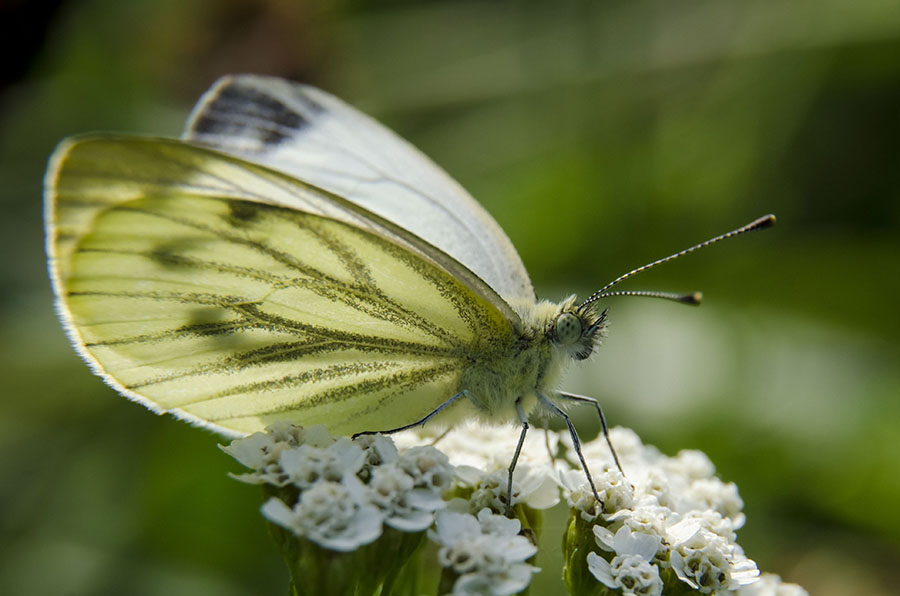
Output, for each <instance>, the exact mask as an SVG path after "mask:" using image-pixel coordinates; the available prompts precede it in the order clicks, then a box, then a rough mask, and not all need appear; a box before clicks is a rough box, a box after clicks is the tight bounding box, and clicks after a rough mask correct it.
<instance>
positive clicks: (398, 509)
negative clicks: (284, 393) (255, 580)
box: [223, 422, 453, 551]
mask: <svg viewBox="0 0 900 596" xmlns="http://www.w3.org/2000/svg"><path fill="white" fill-rule="evenodd" d="M223 450H224V451H225V452H226V453H228V454H229V455H232V456H233V457H235V459H237V460H238V461H239V462H241V463H242V464H244V465H246V466H248V467H250V468H251V469H252V471H251V472H249V473H246V474H240V475H235V478H237V479H238V480H241V481H244V482H249V483H254V484H268V485H271V486H273V487H277V488H282V489H287V490H282V491H276V494H274V495H273V496H271V497H270V498H269V500H268V501H267V502H266V503H265V505H264V506H263V509H262V513H263V515H264V516H265V517H266V518H267V519H268V520H269V521H271V522H272V523H275V524H278V525H279V526H281V527H283V528H285V529H288V530H290V531H291V532H293V533H294V534H296V535H297V536H300V537H303V538H305V539H307V540H310V541H312V542H315V543H316V544H318V545H320V546H322V547H325V548H329V549H332V550H338V551H349V550H353V549H355V548H357V547H359V546H360V545H363V544H368V543H370V542H372V541H374V540H375V539H377V538H378V537H379V536H380V535H381V530H382V524H387V525H388V526H390V527H392V528H395V529H398V530H402V531H406V532H422V531H424V530H425V529H427V528H428V527H429V526H431V524H432V521H433V519H434V512H435V511H437V510H438V509H441V508H443V507H444V505H445V503H444V501H443V499H442V494H443V492H444V491H446V490H447V489H448V488H449V487H450V484H451V481H452V478H453V467H452V466H451V465H450V463H449V461H448V459H447V456H445V455H444V454H442V453H441V452H439V451H438V450H437V449H435V448H434V447H429V446H424V447H415V448H411V449H408V450H406V451H404V452H403V453H400V452H399V451H398V450H397V448H396V447H395V446H394V444H393V443H392V442H391V440H390V439H387V438H386V437H382V436H372V437H368V436H367V437H363V438H362V439H361V440H360V441H351V440H350V439H349V438H347V437H342V438H339V439H334V438H332V437H331V436H330V435H329V434H328V432H327V431H326V430H325V428H324V427H322V426H314V427H310V428H308V429H304V428H300V427H297V426H294V425H293V424H290V423H284V422H279V423H276V424H273V425H272V426H270V427H268V428H267V429H266V432H265V433H253V434H252V435H250V436H248V437H246V438H244V439H238V440H236V441H233V442H232V443H231V445H229V446H228V447H223Z"/></svg>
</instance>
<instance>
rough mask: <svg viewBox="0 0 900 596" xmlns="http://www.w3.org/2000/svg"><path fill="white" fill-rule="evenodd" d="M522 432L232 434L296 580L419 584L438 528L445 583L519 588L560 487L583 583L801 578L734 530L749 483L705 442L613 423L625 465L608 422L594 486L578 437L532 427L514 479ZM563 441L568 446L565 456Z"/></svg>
mask: <svg viewBox="0 0 900 596" xmlns="http://www.w3.org/2000/svg"><path fill="white" fill-rule="evenodd" d="M420 434H421V433H420ZM518 434H519V431H518V430H516V429H514V428H511V427H501V428H497V427H485V426H480V425H473V424H467V425H464V426H463V428H462V429H459V430H457V429H454V431H453V432H451V433H450V434H449V435H448V436H447V438H444V437H443V436H441V437H438V438H437V439H435V440H440V441H441V443H440V450H439V449H438V448H436V447H435V446H432V445H426V446H421V445H418V444H415V441H414V440H413V439H411V437H413V438H414V434H413V433H403V437H401V438H400V441H399V445H400V447H398V443H395V442H394V440H393V439H392V438H389V437H385V436H381V435H365V436H362V437H359V438H357V439H355V440H351V439H349V438H346V437H344V438H333V437H331V436H330V435H329V433H328V432H327V431H326V430H325V428H324V427H321V426H319V427H310V428H301V427H298V426H295V425H293V424H290V423H276V424H273V425H272V426H270V427H268V428H267V429H266V432H265V433H254V434H252V435H250V436H248V437H246V438H244V439H240V440H237V441H234V442H233V443H232V444H231V445H229V446H227V447H223V450H224V451H225V452H227V453H229V454H230V455H232V456H233V457H234V458H235V459H237V460H238V461H239V462H240V463H242V464H243V465H244V466H246V467H247V468H249V471H247V472H245V473H242V474H235V475H233V476H234V477H235V478H236V479H238V480H240V481H243V482H246V483H250V484H257V485H261V486H262V489H263V494H264V496H265V502H264V504H263V506H262V509H261V511H262V514H263V516H264V517H265V518H266V519H267V520H268V521H269V522H270V524H271V525H270V529H271V530H272V533H273V535H274V536H275V539H276V542H277V543H278V544H279V547H280V548H281V551H282V554H283V555H284V557H285V561H286V562H287V563H288V568H289V570H290V573H291V577H292V581H293V583H294V585H295V586H297V587H298V590H299V591H297V590H295V591H294V592H292V593H301V592H302V593H341V594H343V593H348V594H349V593H355V594H358V595H359V596H362V595H363V594H373V596H374V595H375V594H388V593H391V591H392V586H395V587H398V589H399V586H400V585H401V584H402V585H403V586H404V588H403V589H404V590H407V591H409V590H408V588H409V586H408V585H406V584H404V583H403V582H405V581H411V580H409V577H419V576H420V575H421V574H420V572H419V567H420V564H419V563H417V561H419V560H420V559H421V558H422V557H423V553H425V552H428V551H425V550H424V549H423V548H421V547H422V545H423V543H424V542H425V541H426V537H427V538H430V539H431V540H432V541H433V542H436V543H437V544H438V545H439V550H438V561H437V562H438V563H439V564H440V565H441V567H442V568H443V572H442V575H441V580H440V586H439V587H438V593H439V594H442V595H443V594H453V595H455V596H463V595H473V596H474V595H479V596H484V595H487V596H506V595H511V594H515V593H518V592H521V591H523V590H525V589H526V588H527V587H528V586H529V584H530V582H531V579H532V577H533V575H534V574H535V573H536V572H537V571H538V569H537V568H536V567H535V566H534V565H532V564H531V562H530V561H531V559H532V557H534V556H535V554H536V552H537V547H536V546H535V545H536V544H537V543H538V538H539V535H540V533H541V528H542V522H541V510H543V509H547V508H549V507H552V506H554V505H555V504H557V503H558V501H559V500H560V492H562V495H563V496H564V498H565V500H566V502H567V504H568V506H569V509H570V514H569V520H568V523H567V525H566V532H565V535H564V537H563V545H564V559H565V567H564V574H563V575H564V579H565V582H566V585H567V587H568V588H569V591H570V593H571V594H585V595H587V594H591V595H595V594H607V593H608V594H623V595H626V596H631V595H633V596H660V595H661V594H662V592H663V590H665V591H666V593H667V594H668V593H672V594H725V593H730V594H738V595H739V596H802V595H803V594H805V593H804V592H803V590H802V588H800V587H799V586H794V585H793V584H783V583H781V581H780V579H779V578H777V576H763V579H761V580H760V579H759V577H760V574H759V570H758V568H757V566H756V563H754V562H753V561H752V560H750V559H749V558H747V557H746V555H745V554H744V552H743V550H742V549H741V547H740V546H739V545H738V544H737V542H736V540H737V530H739V529H740V528H741V526H742V525H743V524H744V522H745V518H744V514H743V512H742V509H743V502H742V501H741V498H740V496H739V494H738V491H737V488H736V487H735V485H734V484H732V483H726V482H723V481H721V480H720V479H718V478H716V477H715V468H714V466H713V464H712V462H711V461H710V460H709V458H707V457H706V456H705V455H704V454H702V453H700V452H699V451H682V452H681V453H679V454H678V455H676V456H675V457H667V456H665V455H663V454H662V453H660V452H659V451H658V450H657V449H655V448H653V447H650V446H645V445H643V444H642V443H641V441H640V439H639V438H638V437H637V435H635V434H634V433H633V432H632V431H629V430H625V429H612V430H611V432H610V435H611V439H612V442H613V444H614V445H615V447H616V448H617V452H618V455H619V460H620V462H621V464H622V470H620V469H619V467H618V466H617V465H616V463H615V462H614V460H613V458H612V456H611V452H610V450H609V446H608V445H607V442H606V440H605V439H604V438H602V437H601V438H598V439H597V440H594V441H591V442H588V443H585V444H584V445H583V453H584V455H585V459H586V461H587V464H588V467H589V468H590V470H591V474H592V476H591V477H592V479H593V485H594V488H595V489H596V496H595V491H594V489H593V488H592V487H591V485H590V483H589V482H588V480H587V476H586V475H585V473H584V470H583V469H582V468H581V463H580V461H579V460H578V458H577V456H576V455H575V453H574V450H573V448H572V444H571V442H570V441H568V439H566V438H563V439H560V438H559V436H558V435H557V434H555V433H554V434H549V435H548V436H547V439H546V440H543V438H544V437H542V436H541V434H540V433H533V435H537V439H538V440H535V438H534V436H533V435H532V439H531V441H530V442H529V441H528V440H526V443H525V447H524V448H523V450H522V453H521V456H520V458H519V464H518V466H517V467H516V469H515V473H514V475H513V482H512V486H511V490H510V486H509V485H508V481H509V471H508V466H509V461H508V457H509V451H510V446H511V445H515V444H516V442H517V440H518ZM419 440H421V436H420V437H419ZM567 443H568V444H567ZM501 444H502V446H501ZM559 445H562V446H563V448H564V449H566V446H567V447H568V448H567V449H566V450H565V455H564V457H562V458H561V459H555V460H554V458H553V456H552V454H553V453H555V451H556V448H557V446H559ZM548 447H549V449H548ZM548 451H549V453H548ZM498 454H502V455H503V457H502V458H501V457H499V456H498ZM623 470H624V474H623ZM597 497H599V500H598V498H597ZM502 513H509V514H512V515H513V518H512V519H508V518H507V517H506V516H505V515H502ZM403 574H406V575H405V576H404V575H403ZM402 577H406V578H407V579H406V580H404V579H398V578H402ZM412 581H417V580H412ZM414 585H415V584H414ZM420 591H421V590H418V591H417V590H414V591H413V592H415V593H419V592H420ZM413 592H410V593H413Z"/></svg>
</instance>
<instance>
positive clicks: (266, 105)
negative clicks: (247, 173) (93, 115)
mask: <svg viewBox="0 0 900 596" xmlns="http://www.w3.org/2000/svg"><path fill="white" fill-rule="evenodd" d="M184 138H185V139H187V140H189V141H192V142H198V143H202V144H204V145H207V146H210V147H213V148H215V149H219V150H221V151H224V152H226V153H230V154H232V155H236V156H239V157H241V158H243V159H247V160H249V161H253V162H255V163H259V164H263V165H265V166H268V167H271V168H273V169H275V170H278V171H282V172H286V173H288V174H290V175H292V176H294V177H296V178H298V179H301V180H304V181H306V182H309V183H311V184H315V185H316V186H319V187H322V188H325V189H328V190H330V191H332V192H335V193H337V194H339V195H340V196H342V197H344V198H346V199H348V200H349V201H352V202H353V203H355V204H357V205H360V206H362V207H363V208H365V209H367V210H370V211H372V212H374V213H377V214H378V215H380V216H382V217H385V218H386V219H389V220H390V221H392V222H394V223H396V224H398V225H400V226H401V227H403V228H404V229H406V230H408V231H410V232H412V233H413V234H415V235H416V236H418V237H420V238H422V239H424V240H426V241H427V242H429V243H431V244H433V245H434V246H436V247H438V248H440V249H441V250H442V251H444V252H445V253H447V254H449V255H450V256H452V257H453V258H454V259H455V260H457V261H459V262H461V263H462V264H463V265H465V266H466V267H467V268H469V269H471V270H472V271H474V272H475V273H476V274H477V275H478V276H479V277H481V278H482V279H483V280H484V281H485V282H487V283H488V284H489V285H490V286H491V287H492V288H493V289H494V290H495V291H496V292H497V293H499V294H500V295H501V296H503V297H505V298H523V299H530V300H533V299H534V290H533V289H532V286H531V282H530V280H529V278H528V273H527V272H526V270H525V266H524V265H523V264H522V260H521V259H520V258H519V255H518V253H517V252H516V250H515V248H514V247H513V245H512V243H511V242H510V241H509V238H507V237H506V234H504V232H503V230H502V229H501V228H500V226H499V225H497V222H495V221H494V220H493V218H491V216H490V215H489V214H488V213H487V211H485V210H484V208H483V207H482V206H481V205H479V204H478V202H476V201H475V200H474V199H473V198H472V197H471V196H470V195H469V194H468V193H467V192H466V191H465V190H464V189H463V188H462V187H461V186H460V185H459V184H457V183H456V182H455V181H454V180H453V179H452V178H450V176H448V175H447V174H446V173H445V172H444V171H443V170H442V169H441V168H440V167H438V166H437V165H436V164H435V163H434V162H432V161H431V160H430V159H429V158H428V157H426V156H425V155H424V154H422V153H421V152H420V151H419V150H418V149H416V148H415V147H413V146H412V145H410V144H409V143H408V142H407V141H405V140H403V139H401V138H400V137H399V136H397V135H396V134H394V133H393V132H391V131H390V130H389V129H387V128H386V127H384V126H383V125H381V124H379V123H378V122H376V121H375V120H373V119H372V118H370V117H369V116H367V115H365V114H363V113H362V112H360V111H358V110H356V109H355V108H353V107H351V106H350V105H348V104H346V103H344V102H343V101H341V100H340V99H338V98H336V97H334V96H333V95H330V94H328V93H326V92H324V91H322V90H321V89H316V88H315V87H310V86H308V85H302V84H298V83H291V82H289V81H284V80H282V79H276V78H272V77H262V76H256V75H238V76H226V77H223V78H221V79H220V80H219V81H217V82H216V84H215V85H213V87H212V88H211V89H210V90H209V91H208V92H207V93H206V94H204V96H203V97H202V98H201V99H200V101H199V102H198V103H197V106H196V107H195V108H194V112H193V114H192V115H191V118H190V120H189V122H188V126H187V128H186V130H185V132H184Z"/></svg>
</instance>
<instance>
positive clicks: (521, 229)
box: [0, 0, 900, 596]
mask: <svg viewBox="0 0 900 596" xmlns="http://www.w3.org/2000/svg"><path fill="white" fill-rule="evenodd" d="M0 23H2V25H0V28H2V31H0V33H2V35H0V37H2V39H3V43H4V46H5V47H4V49H5V55H6V58H5V59H4V65H3V67H2V69H3V80H2V85H3V86H2V90H0V201H2V205H3V213H4V216H3V217H2V218H0V246H2V255H3V258H2V261H0V273H2V276H0V334H2V335H0V354H2V357H0V377H2V379H3V382H2V394H3V395H2V410H0V478H2V488H0V553H2V556H0V593H2V594H10V595H20V594H21V595H44V594H67V595H73V596H80V595H87V594H91V595H93V594H110V595H112V594H135V595H144V594H146V595H151V594H152V595H158V594H172V595H182V594H184V595H204V594H210V595H217V596H230V595H244V594H247V595H250V594H282V593H285V591H286V584H287V579H286V573H285V572H284V570H283V569H282V566H281V564H280V561H279V560H278V556H277V554H276V551H275V548H274V546H273V545H272V544H271V542H270V540H269V538H268V536H267V535H266V531H265V529H264V527H263V524H262V522H261V519H260V517H259V516H258V514H257V513H256V509H257V507H258V504H259V503H258V494H257V492H256V490H254V489H253V488H250V487H246V486H242V485H239V484H237V483H235V482H234V481H232V480H229V479H228V478H227V477H226V472H227V471H229V470H234V469H235V468H234V465H233V462H231V461H229V459H228V458H227V457H225V456H224V455H223V454H221V453H220V452H219V451H218V449H216V447H215V444H216V439H215V438H214V437H212V436H211V435H209V434H206V433H204V432H202V431H197V430H195V429H192V428H189V427H188V426H187V425H185V424H182V423H179V422H176V421H175V420H172V419H169V418H160V417H156V416H152V415H150V414H149V413H148V412H147V411H146V410H144V409H143V408H142V407H140V406H138V405H135V404H131V403H128V402H127V401H126V400H124V399H122V398H120V397H118V396H116V395H115V394H114V392H113V391H112V390H110V389H108V388H106V387H105V386H104V385H103V384H102V383H101V382H100V381H99V380H98V379H97V378H95V377H93V376H92V375H91V374H90V373H89V371H88V369H87V368H86V367H85V366H84V365H83V364H82V363H81V361H80V360H79V359H78V358H77V357H76V356H75V354H74V353H73V351H72V350H71V348H70V347H69V345H68V343H67V341H66V340H65V338H64V336H63V333H62V331H61V330H60V328H59V325H58V323H57V320H56V318H55V316H54V313H53V306H52V301H51V296H50V290H49V287H48V282H47V279H46V274H45V262H44V253H43V247H42V242H43V230H42V222H41V178H42V174H43V168H44V164H45V160H46V158H47V156H48V155H49V153H50V152H51V150H52V149H53V146H54V144H55V143H56V142H57V141H58V140H60V139H61V138H63V137H64V136H67V135H70V134H74V133H79V132H86V131H96V130H115V131H129V132H140V133H147V134H161V135H170V136H176V135H177V134H178V133H179V130H180V127H181V125H182V122H183V121H184V119H185V118H186V116H187V114H188V111H189V109H190V107H191V105H192V104H193V102H194V101H195V99H196V98H197V97H198V96H199V94H200V93H201V92H202V91H203V90H204V89H205V88H206V87H207V86H208V85H209V84H210V83H212V81H213V80H214V79H215V78H216V77H218V76H219V75H221V74H224V73H230V72H257V73H266V74H276V75H281V76H285V77H289V78H294V79H298V80H302V81H306V82H310V83H313V84H316V85H319V86H321V87H324V88H325V89H327V90H329V91H332V92H333V93H336V94H337V95H339V96H341V97H343V98H345V99H347V100H348V101H350V102H351V103H354V104H356V105H357V106H359V107H361V108H362V109H364V110H365V111H368V112H369V113H371V114H373V115H374V116H376V117H378V118H379V119H381V120H382V121H384V122H386V123H387V124H389V125H390V126H391V127H393V128H394V129H395V130H396V131H398V132H399V133H400V134H401V135H402V136H404V137H406V138H408V139H409V140H411V141H412V142H413V143H414V144H416V145H417V146H419V147H420V148H422V149H423V150H424V151H425V152H426V153H428V154H429V155H431V156H432V157H433V158H435V160H436V161H437V162H438V163H440V164H442V165H443V166H444V167H445V168H446V169H447V170H448V171H449V172H450V173H451V174H452V175H453V176H454V177H456V178H457V179H458V180H459V181H460V182H461V183H462V184H463V185H464V186H466V187H467V188H468V189H469V190H471V191H472V193H473V194H474V195H475V196H476V197H478V198H479V199H480V200H481V201H482V202H483V203H484V205H485V206H486V207H487V209H488V210H489V211H490V212H491V213H492V214H493V215H494V216H495V217H496V219H497V220H498V221H499V222H500V224H501V225H502V226H503V228H504V229H505V230H506V231H507V233H508V234H509V236H510V238H511V239H512V241H513V243H514V244H515V245H516V246H517V247H518V249H519V251H520V254H521V255H522V258H523V260H524V261H525V264H526V266H527V267H528V269H529V271H530V272H531V275H532V278H533V280H534V283H535V286H536V287H537V288H538V291H539V293H540V294H541V295H542V296H545V297H548V298H552V299H559V298H561V297H563V296H565V295H567V294H568V293H570V292H578V293H579V294H581V295H584V294H586V293H588V292H590V291H592V290H594V289H597V288H598V287H599V286H600V285H602V284H603V283H605V282H607V281H608V280H610V279H612V278H613V277H615V276H617V275H618V274H620V273H623V272H624V271H625V270H627V269H629V268H632V267H635V266H638V265H641V264H643V263H645V262H647V261H649V260H652V259H654V258H657V257H661V256H664V255H666V254H668V253H670V252H674V251H675V250H678V249H680V248H683V247H684V246H686V245H687V244H690V243H693V242H697V241H700V240H703V239H705V238H707V237H709V236H711V235H714V234H716V233H720V232H724V231H726V230H728V229H731V228H733V227H736V226H738V225H740V224H743V223H745V222H746V221H749V220H750V219H752V218H754V217H756V216H759V215H762V214H764V213H768V212H774V213H776V214H777V215H778V217H779V223H778V225H777V226H776V227H775V228H774V229H773V230H770V231H767V232H765V233H762V234H756V235H752V236H749V237H746V238H745V239H743V240H739V241H732V242H730V243H726V244H724V245H721V246H720V247H718V248H716V249H713V250H710V251H708V252H705V253H701V254H697V255H694V256H692V257H689V258H687V259H684V260H682V261H680V262H678V263H675V264H671V265H668V266H666V267H664V268H661V269H659V270H656V271H654V272H652V273H647V274H645V275H643V276H641V278H639V279H636V280H634V281H633V282H629V284H628V285H627V286H625V288H623V289H667V290H678V291H692V290H703V291H704V294H705V297H706V303H705V304H704V306H703V307H701V308H699V309H694V308H687V307H682V306H678V305H673V304H669V303H658V302H654V301H647V300H641V299H619V300H617V301H615V302H611V320H612V326H611V332H610V338H609V340H608V343H607V344H606V345H605V346H604V348H603V349H602V352H601V354H600V357H599V358H596V359H595V360H593V361H591V362H590V363H589V364H588V366H586V367H583V368H582V369H581V370H580V371H578V372H577V373H575V374H573V375H572V376H571V377H570V379H569V382H568V383H567V387H568V388H570V389H573V390H579V391H581V392H584V393H587V394H589V395H593V396H596V397H598V398H600V399H601V400H602V402H603V403H604V405H605V408H606V411H607V415H608V417H609V418H610V420H611V422H612V423H613V424H620V425H624V426H629V427H632V428H634V429H636V430H637V431H638V433H639V434H640V435H641V436H642V438H643V439H644V440H645V441H646V442H648V443H654V444H656V445H658V446H659V447H660V448H661V449H662V450H663V451H665V452H667V453H670V454H674V453H676V452H677V451H678V450H679V449H682V448H699V449H702V450H704V451H705V452H706V453H708V454H709V455H710V457H711V458H712V460H713V461H714V462H715V463H716V465H717V467H718V470H719V473H720V474H721V476H722V477H723V478H725V479H726V480H733V481H735V482H737V483H738V485H739V487H740V490H741V494H742V496H743V497H744V499H745V502H746V513H747V516H748V523H747V525H746V527H745V528H744V529H743V530H741V532H740V541H741V543H742V544H743V545H744V546H745V548H746V550H747V553H748V555H749V556H750V557H752V558H754V559H755V560H757V561H758V562H759V564H760V566H761V567H762V568H763V569H764V570H768V571H774V572H777V573H780V574H782V575H783V576H784V577H785V579H787V580H790V581H796V582H799V583H802V584H803V585H804V586H806V587H807V588H808V589H809V590H810V592H811V593H813V594H820V595H831V594H851V593H852V594H857V593H865V594H870V595H877V594H889V593H894V589H895V587H896V585H897V580H896V579H895V578H894V576H893V574H894V573H896V570H897V569H898V568H900V506H898V505H900V475H898V473H900V400H898V398H900V370H898V369H900V366H898V363H900V358H898V356H900V353H898V352H900V350H898V347H897V342H896V338H897V337H898V335H900V333H898V332H900V316H898V311H897V308H898V299H897V296H898V293H900V258H898V257H900V235H898V223H900V222H898V220H900V9H898V4H897V3H896V1H895V0H856V1H854V2H850V1H847V0H809V1H803V0H774V1H767V2H764V1H760V2H738V1H732V0H711V1H689V2H672V1H666V0H659V1H636V2H590V1H577V0H562V1H557V2H537V1H531V2H449V1H443V2H437V1H435V2H414V1H390V2H376V1H374V0H370V1H363V0H356V1H352V0H343V1H341V0H335V1H332V2H328V1H324V0H322V1H303V2H290V1H288V0H280V1H279V0H269V1H251V0H228V1H214V0H190V1H185V0H162V1H149V0H148V1H124V0H81V1H79V0H69V1H64V0H43V1H37V0H35V1H27V0H18V1H17V0H12V1H10V0H5V2H4V3H2V4H0ZM581 426H582V428H583V429H584V432H585V434H587V435H590V434H591V432H596V428H594V427H592V426H591V421H590V418H589V417H585V418H584V421H583V422H582V423H581ZM510 450H512V445H511V446H510ZM562 523H563V519H562V517H561V516H560V515H559V514H557V515H553V516H551V517H550V518H549V520H548V525H547V529H546V540H545V545H546V546H545V548H544V552H543V554H542V555H541V557H542V558H541V559H540V560H539V564H540V565H541V566H543V567H544V568H545V569H546V571H545V572H544V573H543V574H541V575H540V576H539V577H538V579H537V580H536V589H535V591H534V592H535V593H537V594H554V593H557V592H558V591H559V590H560V589H561V583H560V580H559V578H558V569H559V563H558V551H559V547H558V544H559V538H558V537H559V534H560V532H561V530H562Z"/></svg>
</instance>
